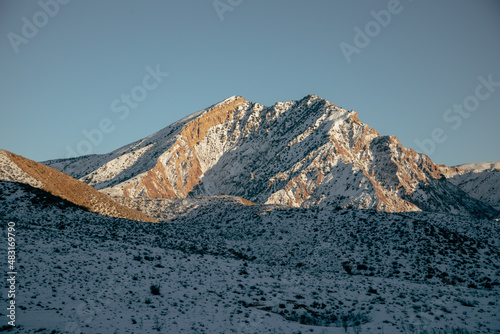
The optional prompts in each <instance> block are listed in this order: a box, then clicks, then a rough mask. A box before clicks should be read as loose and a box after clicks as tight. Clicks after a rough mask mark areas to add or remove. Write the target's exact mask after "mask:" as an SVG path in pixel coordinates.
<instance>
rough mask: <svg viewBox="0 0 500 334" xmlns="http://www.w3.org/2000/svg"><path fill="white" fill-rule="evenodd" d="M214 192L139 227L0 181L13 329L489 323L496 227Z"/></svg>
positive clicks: (252, 329) (360, 328) (361, 329)
mask: <svg viewBox="0 0 500 334" xmlns="http://www.w3.org/2000/svg"><path fill="white" fill-rule="evenodd" d="M222 200H223V199H222V198H219V199H217V200H215V201H211V200H209V199H201V200H200V201H199V203H198V205H196V207H192V210H190V212H188V213H185V214H181V215H177V216H176V218H175V219H172V220H167V221H165V222H163V223H159V224H149V223H141V222H134V221H128V220H124V219H119V218H111V217H105V216H101V215H98V214H95V213H91V212H88V211H84V210H82V209H81V208H79V207H77V206H74V205H73V204H71V203H69V202H67V201H65V200H62V199H61V198H58V197H55V196H52V195H50V194H48V193H46V192H45V191H42V190H40V189H37V188H33V187H31V186H29V185H26V184H21V183H16V182H6V181H3V182H0V202H1V205H0V217H1V219H2V223H3V224H4V226H5V224H6V221H13V222H15V224H16V231H17V240H18V245H19V246H18V251H17V253H16V254H17V256H18V261H17V263H16V265H17V266H18V268H19V272H21V273H22V275H19V276H18V280H17V281H16V283H17V284H18V287H19V291H20V293H19V294H18V295H17V297H16V306H17V310H18V313H17V315H18V317H17V326H16V328H15V329H13V330H11V331H12V332H15V333H57V332H64V333H67V332H69V333H97V332H98V333H152V332H160V333H248V334H250V333H252V334H254V333H328V334H341V333H346V332H350V333H352V332H354V333H494V332H498V331H499V330H500V322H499V319H498V316H497V314H498V305H499V303H500V295H499V291H500V290H499V275H498V268H499V266H500V263H499V259H500V256H499V255H500V254H499V251H498V247H499V244H498V242H499V240H500V238H499V237H500V236H499V234H498V233H499V230H500V229H499V225H498V224H499V222H496V221H491V220H489V221H488V220H476V219H471V218H463V217H459V216H453V215H445V214H435V213H425V212H409V213H380V212H378V213H377V212H375V211H373V210H346V209H339V210H328V209H321V208H308V209H307V208H291V207H288V206H277V205H242V203H241V202H239V201H238V200H236V199H229V200H228V202H227V203H226V204H224V205H221V201H222ZM175 201H180V200H175ZM195 201H196V200H195V199H191V200H190V203H191V204H188V205H189V206H191V205H192V204H194V202H195ZM3 235H4V238H6V231H5V230H4V231H3ZM2 298H3V300H4V304H5V303H6V302H8V300H6V299H5V295H4V296H3V297H2ZM5 305H6V304H5Z"/></svg>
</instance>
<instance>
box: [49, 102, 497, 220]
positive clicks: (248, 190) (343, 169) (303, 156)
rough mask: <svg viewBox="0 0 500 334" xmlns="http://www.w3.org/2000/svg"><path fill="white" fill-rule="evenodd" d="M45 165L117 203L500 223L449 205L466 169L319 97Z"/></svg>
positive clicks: (222, 108)
mask: <svg viewBox="0 0 500 334" xmlns="http://www.w3.org/2000/svg"><path fill="white" fill-rule="evenodd" d="M45 163H46V164H47V165H49V166H52V167H54V168H57V169H59V170H62V171H64V172H67V173H69V174H70V175H72V176H74V177H78V178H80V179H81V180H82V181H83V182H85V183H87V184H89V185H92V186H93V187H95V188H96V189H100V190H101V191H103V192H104V193H107V194H109V195H112V196H125V197H138V196H139V197H153V198H185V197H188V196H211V195H232V196H239V197H243V198H245V199H247V200H249V201H251V202H255V203H266V204H285V205H289V206H294V207H309V206H340V207H354V208H365V209H377V210H379V211H387V212H401V211H419V210H422V208H421V207H419V205H417V204H415V202H418V203H423V202H426V201H427V199H428V200H429V201H430V202H431V203H429V205H424V207H425V208H426V209H429V208H432V210H438V211H439V210H441V212H448V213H453V214H461V215H474V216H478V217H480V218H483V217H487V218H494V217H496V216H497V215H498V212H497V211H496V210H495V209H493V208H492V207H491V206H490V205H488V204H485V203H483V202H481V201H480V200H478V199H474V198H470V199H467V200H466V201H464V202H463V203H461V204H457V203H456V202H454V201H452V200H450V199H449V198H458V197H459V196H462V197H463V196H466V197H469V196H468V195H467V194H465V193H463V191H462V192H461V189H460V188H459V186H458V185H456V184H453V183H452V182H449V181H447V180H446V179H448V178H452V177H453V176H456V175H458V174H461V173H462V171H461V170H460V169H459V168H456V167H448V166H445V165H438V164H435V163H433V162H432V161H431V160H430V158H429V157H428V156H426V155H424V154H420V153H417V152H416V151H414V150H413V149H408V148H405V147H404V146H403V145H402V144H401V142H400V141H399V140H398V139H397V138H396V137H394V136H381V135H380V134H379V133H378V132H377V131H376V130H375V129H373V128H371V127H370V126H368V125H366V124H364V123H362V122H361V121H360V120H359V116H358V114H357V113H356V112H355V111H348V110H345V109H343V108H340V107H338V106H336V105H335V104H333V103H331V102H328V101H326V100H324V99H322V98H320V97H318V96H317V95H313V94H310V95H307V96H306V97H304V98H303V99H301V100H296V101H288V102H276V103H275V104H274V105H273V106H270V107H265V106H263V105H261V104H259V103H254V102H249V101H247V100H245V99H244V98H243V97H241V96H232V97H230V98H228V99H225V100H223V101H221V102H219V103H216V104H214V105H212V106H210V107H208V108H206V109H203V110H201V111H198V112H195V113H193V114H191V115H189V116H187V117H185V118H183V119H182V120H180V121H178V122H175V123H173V124H171V125H169V126H167V127H166V128H164V129H162V130H160V131H158V132H156V133H154V134H152V135H151V136H148V137H146V138H144V139H142V140H139V141H136V142H134V143H132V144H129V145H126V146H124V147H122V148H120V149H118V150H116V151H113V152H111V153H109V154H107V155H94V156H86V157H81V158H73V159H61V160H52V161H47V162H45ZM443 178H444V180H443V182H435V181H434V180H439V179H443ZM431 183H432V186H431V187H427V186H428V185H429V184H431ZM450 192H452V193H453V195H451V196H450V194H449V193H450ZM447 198H448V199H447ZM420 206H422V204H420Z"/></svg>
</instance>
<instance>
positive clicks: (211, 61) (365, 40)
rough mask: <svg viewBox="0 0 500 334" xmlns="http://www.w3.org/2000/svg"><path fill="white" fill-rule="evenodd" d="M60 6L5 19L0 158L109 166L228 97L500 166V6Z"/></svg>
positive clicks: (19, 7) (256, 0)
mask: <svg viewBox="0 0 500 334" xmlns="http://www.w3.org/2000/svg"><path fill="white" fill-rule="evenodd" d="M59 1H60V2H57V1H56V0H41V1H38V2H37V1H33V2H28V1H15V0H8V1H2V3H1V4H0V36H1V40H0V60H1V61H0V74H1V75H0V91H1V92H2V94H1V99H0V148H2V149H6V150H9V151H12V152H14V153H16V154H20V155H23V156H25V157H27V158H30V159H33V160H37V161H42V160H48V159H55V158H64V157H66V156H68V155H69V153H68V147H69V148H71V149H73V150H74V151H75V152H76V153H77V154H78V145H79V144H81V143H82V141H87V142H91V141H92V140H91V139H89V138H87V137H86V135H85V133H86V134H87V135H88V136H90V137H91V138H92V139H93V140H94V143H91V147H85V145H83V146H82V145H80V148H82V150H80V151H82V152H83V151H85V153H87V151H88V152H89V153H108V152H110V151H112V150H114V149H117V148H119V147H121V146H123V145H126V144H129V143H131V142H133V141H136V140H138V139H141V138H143V137H145V136H148V135H150V134H152V133H154V132H156V131H158V130H160V129H162V128H164V127H165V126H167V125H169V124H171V123H173V122H175V121H177V120H179V119H181V118H183V117H184V116H186V115H188V114H191V113H193V112H195V111H197V110H200V109H203V108H206V107H208V106H210V105H212V104H214V103H217V102H219V101H220V100H223V99H225V98H227V97H229V96H232V95H241V96H243V97H244V98H246V99H247V100H249V101H253V102H259V103H261V104H264V105H267V106H269V105H273V104H274V103H275V102H277V101H290V100H299V99H301V98H303V97H304V96H306V95H307V94H316V95H319V96H320V97H322V98H325V99H327V100H329V101H330V102H332V103H335V104H337V105H339V106H341V107H343V108H345V109H348V110H356V111H357V112H358V114H359V118H360V120H361V121H362V122H364V123H367V124H368V125H370V126H371V127H373V128H375V129H376V130H377V131H379V132H380V133H381V134H382V135H394V136H397V137H398V138H399V139H400V140H401V141H402V143H403V145H405V146H407V147H411V148H414V149H415V150H417V151H418V152H423V153H427V154H428V155H429V156H430V157H431V158H432V160H433V161H434V162H437V163H444V164H447V165H456V164H461V163H468V162H480V161H498V160H500V147H499V144H500V131H499V130H498V128H499V125H500V61H499V60H500V2H499V1H495V0H491V1H486V0H484V1H464V0H444V1H439V2H436V1H431V0H418V1H410V0H401V1H400V2H399V4H398V2H397V1H395V0H391V1H347V0H344V1H330V0H308V1H298V0H274V1H268V0H242V1H241V0H216V1H215V2H214V1H212V0H182V1H181V0H167V1H159V0H157V1H153V0H151V1H142V2H140V1H130V0H120V1H118V0H109V1H97V0H89V1H77V0H72V1H68V0H65V1H63V0H59ZM66 2H68V3H66ZM44 8H45V9H44ZM40 13H41V14H40ZM387 13H389V15H390V18H389V17H388V16H387ZM37 25H38V27H37ZM33 27H34V30H33ZM30 28H31V29H30ZM360 31H361V33H360ZM346 50H347V51H346ZM346 55H347V56H346ZM167 73H168V74H167ZM127 96H128V101H127ZM461 106H462V107H461ZM126 109H127V110H126ZM95 129H98V131H100V133H101V134H102V137H100V136H98V135H96V131H94V130H95ZM433 135H434V138H433V137H432V136H433ZM431 138H433V139H431ZM430 141H432V143H430ZM419 143H420V144H419ZM83 148H85V150H83ZM431 148H432V149H431ZM87 149H88V150H87Z"/></svg>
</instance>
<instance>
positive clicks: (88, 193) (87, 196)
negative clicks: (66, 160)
mask: <svg viewBox="0 0 500 334" xmlns="http://www.w3.org/2000/svg"><path fill="white" fill-rule="evenodd" d="M2 152H3V153H4V154H5V155H7V157H8V158H9V159H10V160H11V161H12V162H13V163H14V164H15V165H17V166H18V167H19V168H20V169H21V170H22V171H23V172H24V173H26V174H27V175H29V176H30V177H31V178H33V179H35V180H38V181H40V182H41V183H42V184H43V185H42V186H41V187H40V186H39V185H38V186H37V187H38V188H41V189H43V190H45V191H47V192H49V193H51V194H52V195H55V196H58V197H61V198H64V199H65V200H68V201H70V202H72V203H74V204H76V205H79V206H82V207H85V208H87V209H88V210H89V211H91V212H96V213H99V214H102V215H106V216H111V217H117V218H125V219H130V220H138V221H144V222H156V221H155V220H154V219H153V218H151V217H149V216H147V215H146V214H144V213H142V212H139V211H135V210H132V209H130V208H127V207H124V206H122V205H120V204H118V203H116V202H114V201H113V200H111V199H110V198H108V197H107V196H106V195H104V194H101V193H100V192H99V191H97V190H95V189H94V188H92V187H90V186H88V185H86V184H85V183H83V182H80V181H78V180H75V179H74V178H72V177H70V176H69V175H66V174H64V173H62V172H60V171H58V170H56V169H53V168H51V167H47V166H45V165H42V164H40V163H38V162H35V161H33V160H29V159H26V158H24V157H21V156H19V155H17V154H14V153H11V152H8V151H5V150H1V152H0V153H2ZM12 181H16V180H12ZM18 182H19V181H18ZM20 182H23V181H21V180H20ZM23 183H24V182H23Z"/></svg>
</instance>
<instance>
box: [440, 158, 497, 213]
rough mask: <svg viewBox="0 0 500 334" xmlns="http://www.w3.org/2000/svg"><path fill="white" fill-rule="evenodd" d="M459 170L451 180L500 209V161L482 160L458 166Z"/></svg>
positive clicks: (467, 191) (474, 196)
mask: <svg viewBox="0 0 500 334" xmlns="http://www.w3.org/2000/svg"><path fill="white" fill-rule="evenodd" d="M456 167H458V169H459V172H457V173H456V174H454V175H453V176H451V177H450V178H449V181H450V182H451V183H453V184H455V185H456V186H458V187H459V188H460V189H462V190H463V191H465V192H466V193H467V194H469V195H470V196H472V197H473V198H476V199H478V200H480V201H483V202H484V203H486V204H489V205H490V206H492V207H493V208H495V209H497V210H500V162H480V163H470V164H465V165H459V166H456Z"/></svg>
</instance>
